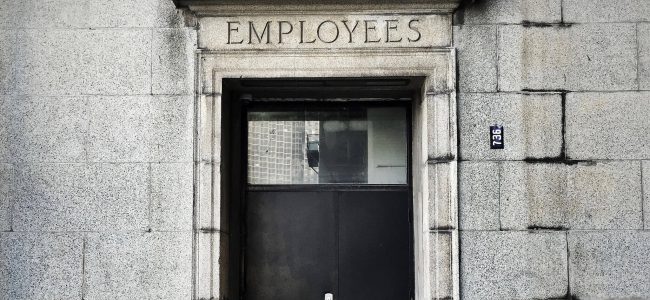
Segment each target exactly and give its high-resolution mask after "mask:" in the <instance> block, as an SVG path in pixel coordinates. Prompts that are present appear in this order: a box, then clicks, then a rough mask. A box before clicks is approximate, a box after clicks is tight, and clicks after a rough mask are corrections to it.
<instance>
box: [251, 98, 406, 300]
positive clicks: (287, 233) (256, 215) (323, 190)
mask: <svg viewBox="0 0 650 300" xmlns="http://www.w3.org/2000/svg"><path fill="white" fill-rule="evenodd" d="M407 112H408V109H407V108H406V107H405V105H403V104H397V105H391V104H386V103H379V104H376V103H374V104H373V103H365V102H364V103H349V102H348V103H346V104H343V103H331V104H328V105H324V104H318V105H317V104H314V103H304V104H303V105H301V106H298V105H293V106H292V105H275V106H273V105H268V103H267V104H265V105H258V106H254V105H251V106H249V107H248V108H247V112H246V119H247V123H246V129H245V130H246V132H247V138H246V141H247V142H246V144H247V145H246V149H247V152H246V166H247V167H246V168H247V169H246V174H247V176H246V178H247V182H246V184H245V187H244V193H243V195H244V197H243V198H244V199H243V203H244V206H243V207H244V208H243V212H244V213H243V218H242V219H243V225H242V227H243V228H242V231H243V233H244V234H243V236H242V252H241V262H242V264H241V266H242V277H241V280H242V281H241V282H242V293H241V295H242V298H243V299H248V300H322V299H335V300H365V299H373V300H407V299H412V289H413V288H412V287H413V249H412V228H413V227H412V224H411V219H412V217H411V208H412V204H411V203H412V201H411V189H410V186H409V183H408V142H409V137H408V135H409V130H408V121H407V120H408V116H407Z"/></svg>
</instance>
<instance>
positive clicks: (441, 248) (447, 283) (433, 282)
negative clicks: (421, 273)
mask: <svg viewBox="0 0 650 300" xmlns="http://www.w3.org/2000/svg"><path fill="white" fill-rule="evenodd" d="M429 244H430V245H429V247H430V249H431V250H430V252H429V264H430V265H429V270H428V271H429V276H430V277H429V278H430V281H429V287H430V290H431V299H450V298H452V297H453V295H454V286H453V282H454V280H453V277H454V270H453V266H454V262H453V256H454V255H453V254H452V253H454V251H453V241H452V233H451V232H449V231H446V232H431V233H430V235H429Z"/></svg>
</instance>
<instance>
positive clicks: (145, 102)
mask: <svg viewBox="0 0 650 300" xmlns="http://www.w3.org/2000/svg"><path fill="white" fill-rule="evenodd" d="M90 107H91V112H90V113H89V115H90V118H91V121H90V129H89V145H88V159H89V160H90V161H107V162H113V161H123V162H147V161H156V162H191V161H192V147H193V143H192V140H193V134H192V128H193V115H194V107H193V97H192V96H128V97H94V98H92V99H91V100H90Z"/></svg>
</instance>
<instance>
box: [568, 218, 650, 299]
mask: <svg viewBox="0 0 650 300" xmlns="http://www.w3.org/2000/svg"><path fill="white" fill-rule="evenodd" d="M568 240H569V241H568V242H569V251H570V256H569V261H570V263H569V265H570V272H571V293H572V294H573V295H574V296H576V297H577V298H579V299H647V297H648V295H650V258H648V251H650V232H648V231H599V232H596V231H593V232H589V231H587V232H582V231H572V232H569V234H568Z"/></svg>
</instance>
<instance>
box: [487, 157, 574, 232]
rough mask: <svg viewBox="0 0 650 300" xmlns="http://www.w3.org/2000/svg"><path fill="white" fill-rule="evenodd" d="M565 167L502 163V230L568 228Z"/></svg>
mask: <svg viewBox="0 0 650 300" xmlns="http://www.w3.org/2000/svg"><path fill="white" fill-rule="evenodd" d="M566 173H567V168H566V166H565V165H563V164H529V163H525V162H503V163H502V169H501V174H500V175H501V185H500V196H501V199H500V204H501V206H500V211H501V214H500V216H501V226H502V228H503V229H504V230H526V229H529V228H533V227H535V228H542V227H543V228H555V229H560V228H568V227H569V222H570V221H571V219H570V214H571V211H570V209H569V207H568V206H569V201H568V200H567V199H566V190H567V186H566V184H567V180H566V179H567V174H566Z"/></svg>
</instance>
